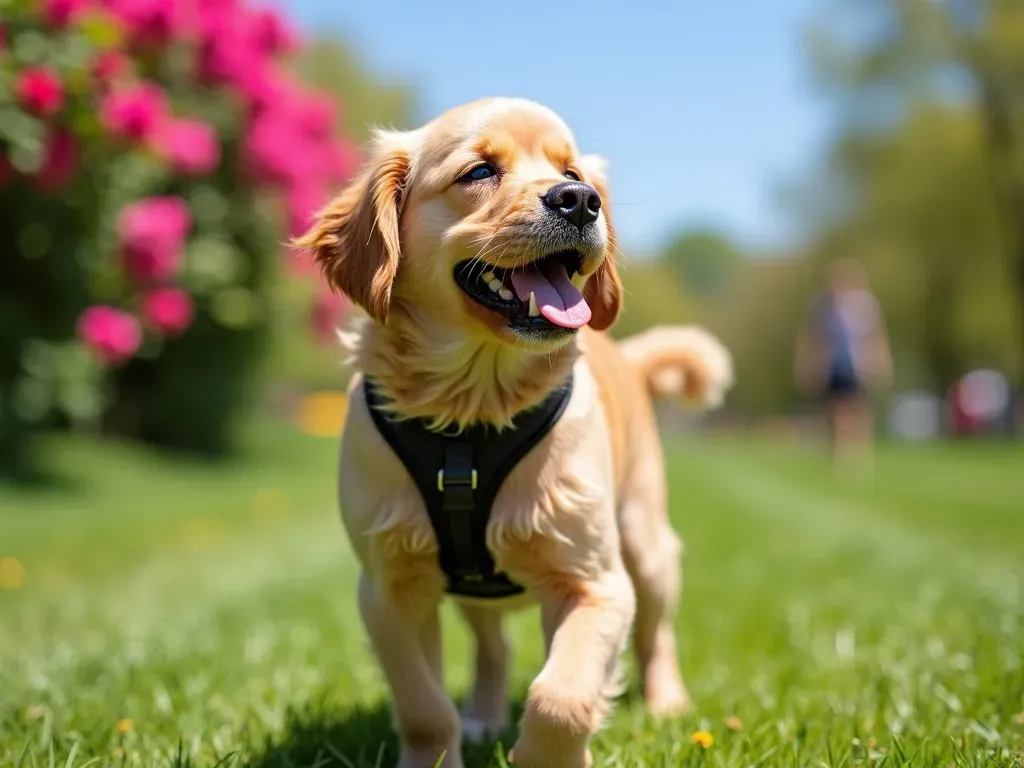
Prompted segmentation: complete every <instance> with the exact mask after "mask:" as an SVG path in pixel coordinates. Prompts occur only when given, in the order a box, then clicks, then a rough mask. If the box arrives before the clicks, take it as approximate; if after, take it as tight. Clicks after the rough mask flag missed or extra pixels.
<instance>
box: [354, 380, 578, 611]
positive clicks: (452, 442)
mask: <svg viewBox="0 0 1024 768" xmlns="http://www.w3.org/2000/svg"><path fill="white" fill-rule="evenodd" d="M572 383H573V382H572V377H571V376H570V377H569V378H568V379H567V380H566V382H565V383H564V384H563V385H562V386H560V387H558V388H557V389H556V390H555V391H554V392H552V393H551V394H550V395H549V396H548V397H547V398H546V399H545V400H544V402H542V403H541V404H540V405H538V406H537V407H536V408H533V409H530V410H528V411H524V412H522V413H520V414H519V415H518V416H516V419H515V426H514V427H513V428H512V429H506V430H502V431H501V432H499V431H497V430H496V429H493V428H492V427H489V426H486V425H482V424H475V425H471V426H469V427H467V428H466V429H464V430H463V431H462V432H461V433H459V434H458V435H450V434H448V435H446V434H444V433H442V432H437V431H434V430H431V429H430V428H429V426H428V424H427V422H425V421H423V420H420V419H406V420H398V419H395V418H393V417H391V416H390V415H389V414H387V413H386V412H385V410H384V409H385V406H386V400H385V399H384V397H383V395H382V394H381V392H380V390H379V388H378V387H377V385H376V384H375V383H374V382H373V381H372V380H371V379H370V378H369V377H367V378H365V379H364V382H363V389H364V392H365V394H366V403H367V405H368V406H369V409H370V415H371V417H372V418H373V423H374V425H375V426H376V427H377V430H378V431H379V432H380V434H381V436H382V437H383V438H384V439H385V440H386V441H387V443H388V445H389V446H391V449H392V450H393V451H394V452H395V455H396V456H397V457H398V458H399V460H400V461H401V462H402V464H403V465H404V466H405V469H406V471H407V472H408V473H409V475H410V476H411V477H412V479H413V481H414V482H415V483H416V487H417V488H418V489H419V492H420V495H421V496H422V497H423V501H424V503H425V504H426V507H427V514H428V515H429V516H430V525H431V527H432V528H433V529H434V535H435V536H436V538H437V545H438V562H439V565H440V566H441V570H442V571H443V572H444V574H445V577H446V579H447V582H448V585H447V590H448V592H449V593H450V594H455V595H463V596H467V597H508V596H511V595H517V594H520V593H522V592H523V588H522V587H521V586H520V585H518V584H515V583H514V582H512V581H511V580H510V579H509V578H508V576H506V575H505V574H504V573H499V572H497V571H496V569H495V564H494V558H493V556H492V555H491V553H490V550H489V549H488V547H487V524H488V522H489V520H490V517H491V507H492V506H493V504H494V499H495V497H496V496H497V495H498V491H499V490H500V488H501V485H502V483H503V482H504V481H505V478H507V477H508V475H509V473H511V472H512V470H513V469H514V468H515V466H516V465H517V464H518V463H519V462H520V461H521V460H522V458H523V457H524V456H526V454H527V453H529V452H530V450H531V449H532V448H534V447H535V446H536V445H537V444H538V443H540V441H541V440H543V439H544V437H545V436H546V435H547V434H548V432H550V431H551V428H552V427H554V426H555V424H557V423H558V420H559V418H561V416H562V414H563V413H564V412H565V408H566V406H567V405H568V404H569V398H570V396H571V395H572Z"/></svg>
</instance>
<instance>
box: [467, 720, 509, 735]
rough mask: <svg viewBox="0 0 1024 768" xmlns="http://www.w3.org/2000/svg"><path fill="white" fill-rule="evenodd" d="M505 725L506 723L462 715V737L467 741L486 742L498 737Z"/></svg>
mask: <svg viewBox="0 0 1024 768" xmlns="http://www.w3.org/2000/svg"><path fill="white" fill-rule="evenodd" d="M506 725H507V724H506V723H501V722H496V721H492V720H482V719H481V718H478V717H473V716H472V715H463V716H462V735H463V737H465V738H466V739H467V740H468V741H486V740H487V739H489V738H493V737H496V736H500V735H501V733H502V731H504V730H505V728H506Z"/></svg>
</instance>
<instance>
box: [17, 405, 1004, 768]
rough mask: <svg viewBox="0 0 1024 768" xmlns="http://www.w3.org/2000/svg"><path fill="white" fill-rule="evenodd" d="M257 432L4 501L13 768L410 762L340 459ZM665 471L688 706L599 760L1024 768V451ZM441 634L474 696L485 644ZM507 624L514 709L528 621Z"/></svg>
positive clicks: (733, 453) (129, 457)
mask: <svg viewBox="0 0 1024 768" xmlns="http://www.w3.org/2000/svg"><path fill="white" fill-rule="evenodd" d="M253 442H254V444H255V445H256V446H257V448H256V449H254V451H253V452H252V453H251V454H250V455H249V456H247V457H246V459H245V460H243V461H239V462H236V463H228V464H219V465H201V464H195V463H191V462H189V461H186V460H175V461H172V460H168V459H158V458H157V457H155V456H151V455H148V454H146V453H144V452H140V451H137V450H135V449H129V448H126V447H124V446H119V445H116V444H112V445H104V446H100V447H96V446H94V445H90V444H85V443H81V442H76V441H73V440H58V441H56V442H55V443H54V444H53V445H52V446H51V447H52V450H54V451H55V452H57V455H58V456H59V457H60V459H61V461H60V464H61V465H62V466H63V467H65V468H66V473H65V477H66V480H65V482H64V484H63V486H62V487H58V488H51V489H49V490H38V489H37V490H31V491H25V490H21V491H14V490H12V489H9V488H7V489H5V488H0V557H3V556H7V557H8V558H10V557H16V558H17V559H18V561H19V562H20V563H21V565H22V566H23V568H24V581H23V583H22V584H21V585H20V586H19V587H18V588H9V589H7V590H3V589H0V764H2V765H11V766H13V767H14V768H51V767H52V768H60V767H61V766H65V767H66V768H85V767H86V766H87V765H95V766H102V765H113V766H122V765H129V766H134V765H145V766H148V765H168V764H171V765H175V766H215V765H224V766H227V765H249V766H255V767H256V768H278V767H280V768H299V767H301V766H310V767H314V768H326V767H327V766H337V767H338V768H371V767H373V768H375V767H376V766H389V765H393V764H394V760H395V757H396V745H395V739H394V737H393V736H392V735H391V733H390V727H389V723H390V715H389V711H388V705H387V698H386V692H385V688H384V685H383V682H382V678H381V675H380V673H379V671H378V670H377V667H376V666H375V664H374V663H373V661H372V657H371V654H370V651H369V649H368V647H367V643H366V641H365V639H364V634H363V630H362V628H361V626H360V624H359V620H358V617H357V614H356V610H355V605H354V593H353V585H354V580H355V578H356V568H355V565H354V563H353V560H352V557H351V555H350V552H349V550H348V547H347V544H346V542H345V540H344V536H343V534H342V531H341V528H340V525H339V524H338V522H337V515H336V511H335V508H334V501H333V497H334V489H333V485H332V484H333V474H332V473H333V469H334V462H335V456H336V448H335V445H334V442H333V441H331V440H322V439H314V438H308V437H302V436H299V435H296V434H294V433H292V432H290V431H288V430H287V429H286V428H284V427H276V426H268V425H264V426H263V427H261V428H260V431H259V433H258V434H257V435H255V436H254V440H253ZM669 466H670V469H671V473H672V486H673V488H672V490H673V499H674V518H675V521H676V524H677V527H678V529H679V530H680V531H681V532H682V534H683V535H684V537H685V539H686V543H687V555H686V560H685V574H686V576H685V578H686V587H685V591H684V602H683V608H682V613H681V616H680V628H681V631H682V637H683V645H682V650H681V652H682V655H683V662H684V671H685V673H686V675H687V681H688V684H689V686H690V689H691V692H692V694H693V695H694V697H695V700H696V708H695V710H694V712H693V714H691V715H688V716H687V717H685V718H683V719H680V720H678V721H674V722H665V723H658V724H656V723H651V722H649V721H648V720H647V719H646V718H645V717H644V714H643V709H642V706H641V704H640V701H639V699H638V697H637V695H636V694H635V693H634V692H631V693H628V694H626V695H625V696H624V697H623V699H622V701H620V702H619V704H618V706H617V708H616V712H615V714H614V716H613V718H612V719H611V721H610V723H609V726H608V728H606V729H605V730H604V731H603V732H602V733H601V734H600V735H599V736H598V737H597V738H596V739H595V745H594V751H595V757H596V764H597V765H599V766H686V765H693V766H704V765H707V766H748V765H758V766H797V765H799V766H836V767H838V766H859V765H876V766H881V765H886V766H904V765H914V766H952V765H956V766H990V765H991V766H996V765H1018V766H1019V765H1022V764H1024V763H1022V758H1021V754H1022V753H1024V715H1022V714H1021V713H1022V712H1024V661H1022V660H1024V469H1022V467H1024V448H1022V447H1021V446H1017V447H1010V446H1005V445H1000V446H987V445H986V446H983V445H975V446H937V447H922V448H912V447H887V448H884V449H883V452H882V454H881V455H880V457H879V465H878V471H877V474H876V478H875V482H874V483H873V484H872V485H870V486H867V485H857V484H852V483H844V482H840V481H839V480H837V479H835V478H834V477H833V476H832V474H831V473H830V472H829V471H828V466H827V464H826V463H825V460H824V459H823V458H822V457H820V456H818V455H816V454H814V453H812V452H808V451H802V450H797V449H794V448H787V447H783V446H780V445H777V444H768V443H758V442H751V441H736V440H733V441H717V440H716V441H710V440H698V439H695V438H694V439H688V440H686V441H685V443H679V444H675V445H674V446H673V447H671V448H670V449H669ZM6 562H7V565H6V573H7V576H6V580H7V582H8V583H7V586H8V587H13V586H14V584H15V582H16V581H17V578H16V577H17V576H18V574H17V573H16V572H15V571H16V570H17V569H16V568H13V567H12V565H11V561H10V560H8V561H6ZM12 574H13V575H12ZM445 619H446V620H447V624H448V630H449V631H448V632H447V636H446V644H447V673H448V677H449V683H450V688H451V689H452V690H453V691H454V692H455V693H456V695H460V694H461V693H462V692H464V691H465V689H466V687H467V685H468V681H469V671H470V670H469V658H470V654H469V644H468V638H467V635H466V632H465V631H464V630H463V628H462V627H461V626H459V624H458V622H457V620H455V619H456V617H455V616H454V614H453V613H452V612H451V611H450V610H449V609H446V613H445ZM510 628H511V632H512V635H513V638H514V644H515V648H516V664H515V676H514V691H515V692H516V698H517V700H519V701H521V697H522V693H523V691H524V690H525V687H526V685H527V683H528V681H529V679H530V676H531V674H532V673H535V672H536V671H537V670H538V669H539V666H540V663H541V659H542V646H541V642H540V638H539V630H538V620H537V615H536V613H535V612H526V613H524V614H522V615H519V616H517V617H515V618H514V620H513V621H512V622H511V627H510ZM698 731H707V732H708V733H710V735H711V737H712V738H713V744H711V745H710V746H709V747H707V748H706V749H705V748H703V747H701V746H698V745H697V744H695V743H694V741H693V735H694V734H695V733H696V732H698ZM513 739H514V733H509V734H506V736H505V738H504V739H503V740H502V743H500V744H497V745H495V744H491V745H485V746H482V747H476V748H470V749H468V750H467V753H466V754H467V758H468V764H469V766H471V767H472V766H478V767H479V768H483V766H501V765H503V764H504V762H503V758H502V757H501V754H502V752H503V750H506V749H507V748H508V746H509V745H510V744H511V743H512V741H513ZM1014 761H1017V762H1016V763H1015V762H1014Z"/></svg>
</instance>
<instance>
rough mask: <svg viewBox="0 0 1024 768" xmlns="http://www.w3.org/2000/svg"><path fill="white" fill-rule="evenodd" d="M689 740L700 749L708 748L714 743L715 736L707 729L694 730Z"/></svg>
mask: <svg viewBox="0 0 1024 768" xmlns="http://www.w3.org/2000/svg"><path fill="white" fill-rule="evenodd" d="M690 741H692V742H693V743H694V744H696V745H697V746H698V747H700V748H701V749H708V748H710V747H711V745H712V744H714V743H715V737H714V736H712V735H711V733H710V732H708V731H696V732H695V733H694V734H693V736H691V737H690Z"/></svg>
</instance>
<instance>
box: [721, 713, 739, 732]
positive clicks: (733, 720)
mask: <svg viewBox="0 0 1024 768" xmlns="http://www.w3.org/2000/svg"><path fill="white" fill-rule="evenodd" d="M725 727H726V728H728V729H729V730H730V731H742V730H743V721H742V720H740V719H739V718H738V717H736V716H735V715H733V716H732V717H727V718H725Z"/></svg>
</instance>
